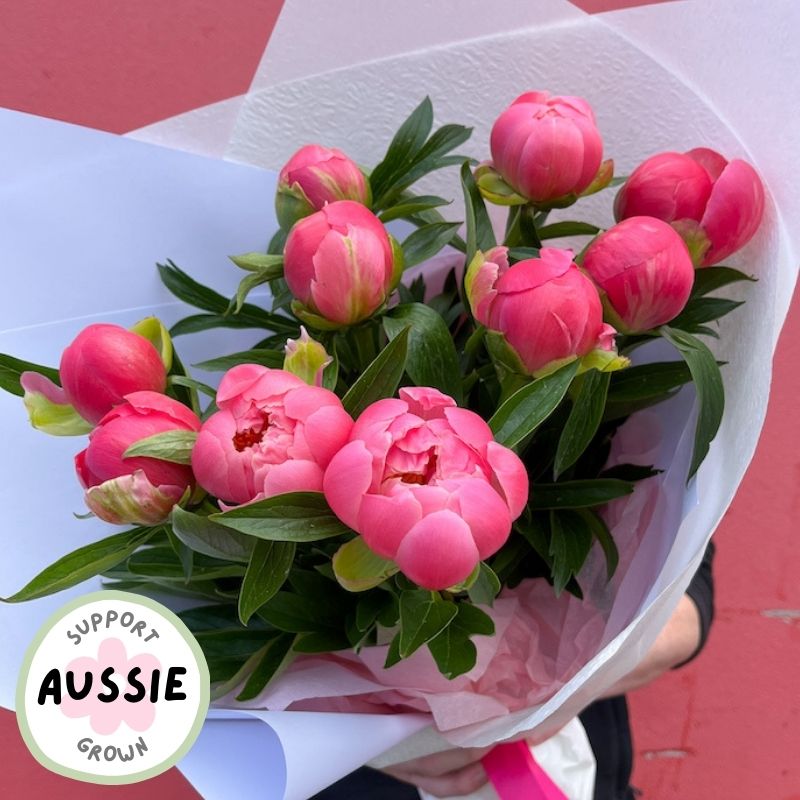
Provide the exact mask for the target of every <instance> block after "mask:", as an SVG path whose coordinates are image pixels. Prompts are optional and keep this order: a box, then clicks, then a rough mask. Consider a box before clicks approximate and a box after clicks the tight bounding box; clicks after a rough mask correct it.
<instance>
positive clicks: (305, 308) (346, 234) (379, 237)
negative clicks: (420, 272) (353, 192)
mask: <svg viewBox="0 0 800 800" xmlns="http://www.w3.org/2000/svg"><path fill="white" fill-rule="evenodd" d="M401 271H402V255H401V251H400V248H399V247H395V246H394V244H393V242H392V241H391V240H390V237H389V235H388V234H387V233H386V229H385V228H384V227H383V224H382V223H381V222H380V220H379V219H378V218H377V217H376V216H375V215H374V214H373V213H372V212H371V211H370V210H369V209H367V208H365V207H364V206H362V205H360V204H359V203H355V202H353V201H351V200H340V201H339V202H336V203H330V204H329V205H327V206H325V207H324V208H323V209H322V210H321V211H317V212H316V213H315V214H312V215H311V216H310V217H306V218H305V219H302V220H300V222H298V223H297V224H296V225H295V226H294V227H293V228H292V230H291V231H290V233H289V236H288V238H287V239H286V247H285V249H284V277H285V278H286V282H287V283H288V284H289V289H290V291H291V292H292V294H293V295H294V296H295V298H296V302H295V303H294V304H293V310H294V312H295V313H296V314H297V315H298V316H299V317H300V318H301V319H302V320H303V321H304V322H307V323H308V324H310V325H313V326H314V327H317V328H333V327H339V326H342V325H352V324H354V323H356V322H361V321H362V320H365V319H367V318H368V317H370V316H372V314H374V313H375V312H376V311H377V310H378V309H379V308H380V307H381V306H382V305H383V304H384V303H385V302H386V301H387V299H388V298H389V295H390V294H391V292H392V290H393V289H394V287H395V286H396V285H397V282H398V281H399V279H400V273H401Z"/></svg>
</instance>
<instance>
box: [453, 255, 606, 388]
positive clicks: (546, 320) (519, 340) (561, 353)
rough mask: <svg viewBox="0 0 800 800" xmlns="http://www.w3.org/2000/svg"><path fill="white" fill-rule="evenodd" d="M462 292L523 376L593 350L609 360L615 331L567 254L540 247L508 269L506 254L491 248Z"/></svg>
mask: <svg viewBox="0 0 800 800" xmlns="http://www.w3.org/2000/svg"><path fill="white" fill-rule="evenodd" d="M466 290H467V297H468V299H469V302H470V306H471V307H472V313H473V314H474V315H475V319H476V320H477V321H478V322H480V323H481V324H482V325H485V326H486V327H487V328H488V329H489V330H490V331H496V332H498V333H500V334H502V335H503V338H504V339H505V342H506V344H507V345H508V346H509V347H510V348H511V349H512V350H513V353H514V354H516V357H517V359H518V360H519V362H520V365H519V368H520V370H521V371H523V372H526V373H528V374H530V375H536V374H537V373H542V372H547V371H550V370H551V369H552V368H553V367H556V366H558V365H560V364H561V363H566V362H567V361H569V360H572V359H575V358H582V357H584V356H587V355H589V354H590V353H592V352H594V351H598V350H599V351H603V352H604V353H608V354H609V355H610V358H613V357H614V343H613V342H614V334H615V331H614V330H613V328H611V327H610V326H609V325H605V324H604V323H603V308H602V305H601V303H600V296H599V295H598V293H597V289H596V288H595V287H594V285H593V284H592V282H591V281H590V280H589V279H588V278H587V277H586V276H585V275H583V274H582V273H581V271H580V270H579V269H578V267H577V266H576V264H575V263H574V262H573V260H572V252H571V251H569V250H558V249H556V248H551V247H545V248H543V249H542V250H541V252H540V253H539V258H530V259H527V260H525V261H520V262H518V263H516V264H514V266H512V267H509V265H508V251H507V248H505V247H494V248H492V249H491V250H489V251H488V252H486V253H484V254H481V253H479V254H478V256H476V258H475V259H474V260H473V262H472V264H470V267H469V270H468V271H467V278H466Z"/></svg>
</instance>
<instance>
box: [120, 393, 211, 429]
mask: <svg viewBox="0 0 800 800" xmlns="http://www.w3.org/2000/svg"><path fill="white" fill-rule="evenodd" d="M125 400H126V401H127V403H128V404H129V405H130V406H131V408H133V409H134V410H135V411H137V412H138V413H140V414H150V413H152V412H153V411H158V412H159V413H161V414H164V415H165V416H167V417H169V418H170V419H171V420H174V421H175V422H177V423H180V427H183V428H185V429H186V430H190V431H199V430H200V426H201V424H202V423H201V422H200V418H199V417H198V416H197V414H195V413H194V411H192V409H191V408H189V407H188V406H185V405H184V404H183V403H179V402H178V401H177V400H173V399H172V398H171V397H167V395H165V394H159V393H158V392H131V393H130V394H126V395H125ZM122 408H124V406H122ZM111 413H112V414H113V413H114V412H113V411H112V412H111ZM175 427H178V426H175Z"/></svg>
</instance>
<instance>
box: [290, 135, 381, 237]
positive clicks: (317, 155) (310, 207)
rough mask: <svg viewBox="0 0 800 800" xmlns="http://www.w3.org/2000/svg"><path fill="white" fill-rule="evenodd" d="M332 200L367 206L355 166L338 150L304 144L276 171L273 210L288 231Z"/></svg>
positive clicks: (366, 191) (367, 194) (364, 181)
mask: <svg viewBox="0 0 800 800" xmlns="http://www.w3.org/2000/svg"><path fill="white" fill-rule="evenodd" d="M336 200H355V201H356V202H357V203H363V204H364V205H365V206H368V205H369V204H370V203H371V202H372V198H371V195H370V188H369V183H368V182H367V179H366V178H365V177H364V173H363V172H362V171H361V170H360V169H359V168H358V165H357V164H356V163H355V162H354V161H352V160H351V159H349V158H348V157H347V156H346V155H345V154H344V153H343V152H342V151H341V150H337V149H336V148H333V147H330V148H329V147H320V146H319V145H316V144H307V145H306V146H305V147H301V148H300V149H299V150H298V151H297V152H296V153H295V154H294V155H293V156H292V157H291V158H290V159H289V161H287V162H286V165H285V166H284V167H283V169H282V170H281V171H280V175H279V176H278V191H277V194H276V195H275V210H276V213H277V215H278V222H279V224H280V226H281V227H282V228H283V229H284V230H286V231H288V230H289V229H290V228H291V227H292V225H294V224H295V222H297V221H298V220H300V219H302V218H303V217H307V216H308V215H309V214H313V213H314V212H315V211H319V210H320V209H321V208H323V207H324V206H325V205H326V204H327V203H333V202H335V201H336Z"/></svg>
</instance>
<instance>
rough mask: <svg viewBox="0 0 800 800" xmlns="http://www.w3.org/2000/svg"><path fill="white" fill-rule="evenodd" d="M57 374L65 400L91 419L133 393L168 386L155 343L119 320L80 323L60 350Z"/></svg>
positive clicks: (159, 389) (97, 417)
mask: <svg viewBox="0 0 800 800" xmlns="http://www.w3.org/2000/svg"><path fill="white" fill-rule="evenodd" d="M59 374H60V377H61V385H62V386H63V387H64V395H65V396H66V399H67V402H68V403H70V404H71V405H72V406H74V407H75V409H76V411H77V412H78V413H79V414H80V415H81V416H82V417H83V418H84V419H85V420H87V421H88V422H91V423H96V422H99V420H100V418H101V417H102V416H103V415H104V414H106V413H108V412H109V411H110V410H111V409H112V408H113V407H114V406H116V405H119V404H120V403H121V402H122V400H123V398H124V397H125V396H126V395H128V394H130V393H131V392H140V391H149V392H163V391H164V388H165V387H166V385H167V372H166V369H165V367H164V363H163V362H162V360H161V356H160V355H159V353H158V351H157V350H156V348H155V347H154V346H153V344H152V343H151V342H149V341H148V340H147V339H145V338H144V336H140V335H139V334H138V333H133V332H132V331H128V330H125V328H122V327H120V326H119V325H107V324H96V325H89V326H88V327H86V328H84V329H83V330H82V331H81V332H80V333H79V334H78V335H77V337H76V338H75V340H74V341H73V342H72V344H70V345H69V347H67V349H66V350H64V352H63V354H62V355H61V365H60V368H59Z"/></svg>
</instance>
